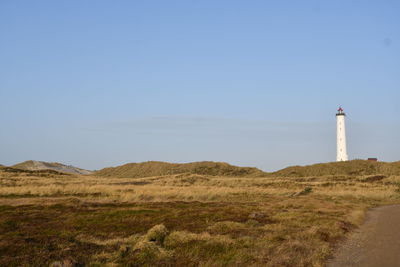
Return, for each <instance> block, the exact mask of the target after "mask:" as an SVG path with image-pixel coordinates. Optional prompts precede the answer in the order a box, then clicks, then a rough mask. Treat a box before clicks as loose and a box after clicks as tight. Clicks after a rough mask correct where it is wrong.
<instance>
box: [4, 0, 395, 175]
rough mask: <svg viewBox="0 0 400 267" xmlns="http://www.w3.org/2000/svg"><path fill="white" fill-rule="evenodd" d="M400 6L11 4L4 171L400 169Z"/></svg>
mask: <svg viewBox="0 0 400 267" xmlns="http://www.w3.org/2000/svg"><path fill="white" fill-rule="evenodd" d="M399 14H400V2H399V1H395V0H393V1H389V0H371V1H361V0H355V1H345V0H338V1H319V0H305V1H294V0H279V1H278V0H275V1H273V0H270V1H257V0H254V1H235V0H219V1H215V0H214V1H209V0H203V1H188V0H185V1H183V0H182V1H174V0H171V1H161V0H159V1H156V0H154V1H147V0H146V1H139V0H136V1H122V0H119V1H102V0H88V1H78V0H70V1H50V0H49V1H44V0H38V1H28V0H19V1H15V0H2V1H0V164H3V165H12V164H15V163H17V162H21V161H24V160H30V159H32V160H43V161H51V162H62V163H64V164H71V165H75V166H78V167H81V168H86V169H91V170H93V169H101V168H103V167H109V166H117V165H121V164H124V163H128V162H142V161H149V160H159V161H168V162H192V161H203V160H208V161H223V162H228V163H231V164H234V165H239V166H254V167H258V168H260V169H263V170H265V171H274V170H278V169H281V168H284V167H287V166H291V165H306V164H313V163H319V162H330V161H335V159H336V139H335V138H336V132H335V131H336V122H335V120H336V118H335V113H336V110H337V108H338V107H339V105H341V106H343V108H344V110H345V112H346V114H347V116H346V128H347V129H346V130H347V142H348V154H349V158H350V159H360V158H361V159H365V158H368V157H377V158H378V159H379V160H382V161H397V160H400V16H399Z"/></svg>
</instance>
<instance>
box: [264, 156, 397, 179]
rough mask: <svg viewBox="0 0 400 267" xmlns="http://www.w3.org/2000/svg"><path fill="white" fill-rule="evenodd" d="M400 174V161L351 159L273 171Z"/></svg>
mask: <svg viewBox="0 0 400 267" xmlns="http://www.w3.org/2000/svg"><path fill="white" fill-rule="evenodd" d="M375 174H384V175H400V161H397V162H376V161H368V160H351V161H343V162H329V163H319V164H314V165H308V166H292V167H288V168H285V169H282V170H279V171H276V172H273V173H269V175H271V176H280V177H308V176H324V175H346V176H360V175H375Z"/></svg>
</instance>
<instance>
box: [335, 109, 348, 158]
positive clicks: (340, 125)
mask: <svg viewBox="0 0 400 267" xmlns="http://www.w3.org/2000/svg"><path fill="white" fill-rule="evenodd" d="M344 117H346V114H345V113H344V112H343V109H342V107H339V109H338V112H337V113H336V144H337V151H336V161H347V160H348V159H349V158H348V156H347V149H346V128H345V125H344Z"/></svg>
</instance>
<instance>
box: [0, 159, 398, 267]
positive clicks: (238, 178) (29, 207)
mask: <svg viewBox="0 0 400 267" xmlns="http://www.w3.org/2000/svg"><path fill="white" fill-rule="evenodd" d="M152 164H153V165H152ZM154 164H155V163H147V164H142V166H139V167H138V166H137V165H124V166H125V167H124V168H123V171H121V172H120V175H117V174H115V173H114V174H111V172H108V171H109V170H110V169H108V170H107V172H108V173H110V176H99V173H101V172H103V174H104V170H101V171H100V172H98V173H95V174H93V175H76V174H69V175H68V174H60V173H57V172H48V173H46V172H43V171H41V172H38V171H26V170H17V169H12V168H7V167H2V168H0V210H1V213H0V240H1V241H0V265H2V266H7V265H21V264H22V265H31V266H43V265H48V264H54V263H64V264H84V265H88V266H199V265H200V266H227V265H229V266H323V265H324V263H325V262H326V260H327V259H328V258H329V256H330V255H331V254H332V252H333V250H334V248H335V246H336V245H337V244H338V242H340V240H342V239H343V238H344V237H345V236H346V234H348V233H349V232H350V231H352V230H354V229H355V228H356V227H357V226H358V225H360V224H361V223H362V222H363V220H364V214H365V211H366V210H367V209H368V208H370V207H373V206H377V205H383V204H393V203H399V202H400V175H399V173H398V172H397V170H398V169H396V168H397V167H396V166H398V162H396V163H382V162H378V163H376V162H367V161H350V162H344V163H328V164H317V165H313V166H308V167H293V168H292V169H290V168H288V169H285V170H282V171H281V172H277V173H272V174H271V173H267V174H265V173H262V172H261V171H259V170H254V169H253V168H244V169H242V168H240V167H235V166H231V165H228V164H226V165H224V164H222V165H221V164H220V163H206V166H205V167H204V166H203V164H204V163H201V164H200V163H196V164H189V165H184V167H180V166H178V165H179V164H177V165H176V164H172V165H169V164H159V163H156V165H157V166H159V168H156V169H155V170H152V171H151V172H150V174H151V176H150V174H148V175H145V174H144V173H145V172H146V168H150V169H151V167H149V166H150V165H152V166H153V167H154ZM143 165H145V167H143ZM126 166H131V167H133V168H132V169H131V170H128V168H127V167H126ZM199 166H200V167H199ZM213 166H214V167H215V166H217V167H215V168H216V169H215V170H214V169H213ZM370 166H372V167H370ZM170 167H172V169H173V171H172V173H167V174H165V172H166V171H167V172H169V171H170V170H169V169H168V168H170ZM372 168H373V169H372ZM117 169H118V168H117ZM324 169H325V170H326V171H325V172H324V171H322V170H324ZM365 169H367V170H365ZM293 170H295V171H297V172H298V174H297V175H295V174H294V172H293ZM114 171H115V169H113V170H112V172H114ZM129 172H130V175H134V176H132V177H136V178H132V177H126V175H127V174H129ZM260 172H261V173H260ZM357 172H359V173H357ZM160 173H162V175H155V174H160ZM221 173H230V174H231V175H221ZM232 173H233V174H235V175H233V174H232ZM239 173H241V175H239ZM250 173H253V174H254V176H252V175H251V174H250ZM139 174H140V176H142V177H137V175H139ZM111 175H115V176H111ZM118 176H120V177H123V178H120V177H118ZM124 176H125V177H124Z"/></svg>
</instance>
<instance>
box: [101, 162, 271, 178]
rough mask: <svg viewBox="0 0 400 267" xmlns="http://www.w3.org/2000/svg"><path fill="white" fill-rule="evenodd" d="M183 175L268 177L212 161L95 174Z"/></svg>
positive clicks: (137, 165)
mask: <svg viewBox="0 0 400 267" xmlns="http://www.w3.org/2000/svg"><path fill="white" fill-rule="evenodd" d="M182 173H190V174H200V175H210V176H233V177H247V176H249V177H250V176H251V177H258V176H265V175H266V173H264V172H263V171H261V170H259V169H257V168H250V167H237V166H233V165H230V164H228V163H224V162H212V161H202V162H192V163H167V162H159V161H148V162H143V163H128V164H125V165H122V166H118V167H111V168H104V169H102V170H100V171H97V172H95V173H94V175H97V176H104V177H124V178H138V177H150V176H163V175H173V174H182Z"/></svg>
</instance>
